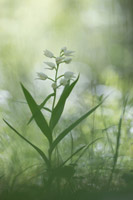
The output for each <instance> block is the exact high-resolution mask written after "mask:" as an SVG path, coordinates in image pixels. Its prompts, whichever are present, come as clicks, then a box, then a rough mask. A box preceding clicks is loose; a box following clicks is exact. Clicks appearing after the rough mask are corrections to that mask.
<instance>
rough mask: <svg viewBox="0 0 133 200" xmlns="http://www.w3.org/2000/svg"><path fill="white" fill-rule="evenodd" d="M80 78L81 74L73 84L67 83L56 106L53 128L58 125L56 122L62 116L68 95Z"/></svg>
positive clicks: (51, 123)
mask: <svg viewBox="0 0 133 200" xmlns="http://www.w3.org/2000/svg"><path fill="white" fill-rule="evenodd" d="M78 79H79V76H78V77H77V79H76V80H75V81H74V82H73V83H72V84H71V85H66V87H65V88H64V91H63V92H62V95H61V97H60V99H59V101H58V103H57V105H56V107H55V108H54V110H53V113H52V116H51V119H50V128H51V130H53V129H54V127H55V126H56V124H57V123H58V121H59V119H60V117H61V114H62V112H63V110H64V106H65V102H66V100H67V98H68V96H69V95H70V93H71V91H72V90H73V88H74V86H75V84H76V83H77V81H78Z"/></svg>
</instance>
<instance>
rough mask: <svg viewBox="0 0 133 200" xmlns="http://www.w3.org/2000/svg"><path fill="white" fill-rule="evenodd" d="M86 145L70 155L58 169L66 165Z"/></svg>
mask: <svg viewBox="0 0 133 200" xmlns="http://www.w3.org/2000/svg"><path fill="white" fill-rule="evenodd" d="M85 147H86V145H83V146H82V147H80V148H78V149H77V150H76V151H75V152H74V153H73V154H71V155H70V156H69V157H68V158H67V159H66V160H65V161H64V162H63V163H62V164H61V165H60V167H62V166H63V165H65V164H66V162H67V161H69V160H70V159H71V158H72V157H73V156H75V155H76V154H77V153H78V152H80V151H81V150H82V149H83V148H85Z"/></svg>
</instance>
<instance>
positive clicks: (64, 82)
mask: <svg viewBox="0 0 133 200" xmlns="http://www.w3.org/2000/svg"><path fill="white" fill-rule="evenodd" d="M67 83H68V79H66V78H62V79H61V80H60V84H61V85H64V86H65V85H67Z"/></svg>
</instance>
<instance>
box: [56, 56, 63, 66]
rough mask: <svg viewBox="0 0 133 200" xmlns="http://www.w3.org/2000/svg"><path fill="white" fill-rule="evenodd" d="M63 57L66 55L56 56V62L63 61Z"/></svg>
mask: <svg viewBox="0 0 133 200" xmlns="http://www.w3.org/2000/svg"><path fill="white" fill-rule="evenodd" d="M63 59H64V57H56V63H57V64H60V63H62V61H63Z"/></svg>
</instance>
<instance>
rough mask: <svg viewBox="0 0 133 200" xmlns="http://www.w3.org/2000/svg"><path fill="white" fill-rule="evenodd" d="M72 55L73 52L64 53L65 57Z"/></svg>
mask: <svg viewBox="0 0 133 200" xmlns="http://www.w3.org/2000/svg"><path fill="white" fill-rule="evenodd" d="M72 53H74V51H69V50H65V51H64V55H65V56H72Z"/></svg>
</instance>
